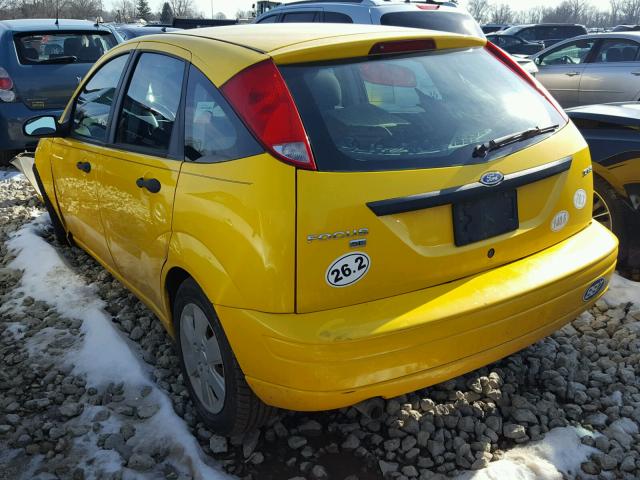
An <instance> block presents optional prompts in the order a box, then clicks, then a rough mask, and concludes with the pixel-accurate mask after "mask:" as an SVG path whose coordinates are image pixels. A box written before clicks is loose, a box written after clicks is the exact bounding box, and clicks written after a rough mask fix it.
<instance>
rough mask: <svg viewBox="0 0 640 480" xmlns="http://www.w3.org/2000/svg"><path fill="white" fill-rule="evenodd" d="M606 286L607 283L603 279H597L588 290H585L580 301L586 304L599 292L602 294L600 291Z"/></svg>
mask: <svg viewBox="0 0 640 480" xmlns="http://www.w3.org/2000/svg"><path fill="white" fill-rule="evenodd" d="M606 286H607V281H606V280H605V279H604V278H599V279H598V280H596V281H595V282H593V283H592V284H591V285H589V288H587V289H586V290H585V292H584V295H582V300H584V301H585V302H588V301H589V300H591V299H592V298H593V297H595V296H596V295H598V294H599V293H600V292H602V290H604V287H606Z"/></svg>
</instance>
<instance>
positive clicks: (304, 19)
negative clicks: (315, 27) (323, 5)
mask: <svg viewBox="0 0 640 480" xmlns="http://www.w3.org/2000/svg"><path fill="white" fill-rule="evenodd" d="M319 15H320V12H313V11H306V12H291V13H285V14H284V15H282V20H281V22H283V23H310V22H315V21H317V19H318V17H319Z"/></svg>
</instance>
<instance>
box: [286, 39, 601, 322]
mask: <svg viewBox="0 0 640 480" xmlns="http://www.w3.org/2000/svg"><path fill="white" fill-rule="evenodd" d="M281 71H282V72H283V75H284V78H285V80H286V81H287V84H288V85H289V88H290V89H291V91H292V94H293V97H294V99H295V101H296V104H297V106H298V108H299V111H300V114H301V117H302V120H303V123H304V125H305V128H306V131H307V133H308V135H309V138H310V140H311V144H312V148H313V153H314V156H315V160H316V163H317V165H318V171H308V170H298V174H297V192H298V194H297V195H298V197H297V205H298V209H297V269H296V275H297V310H298V311H300V312H308V311H316V310H323V309H329V308H335V307H340V306H344V305H350V304H354V303H362V302H368V301H371V300H375V299H379V298H384V297H390V296H394V295H398V294H401V293H406V292H410V291H415V290H420V289H423V288H426V287H429V286H433V285H437V284H441V283H445V282H449V281H452V280H454V279H458V278H462V277H465V276H468V275H472V274H474V273H477V272H480V271H483V270H486V269H489V268H494V267H495V266H497V265H501V264H504V263H507V262H511V261H513V260H515V259H518V258H522V257H524V256H527V255H529V254H531V253H533V252H536V251H539V250H541V249H543V248H545V247H546V246H548V245H550V244H554V243H556V242H559V241H561V240H562V239H564V238H566V237H567V236H569V235H571V234H572V233H575V232H576V231H577V230H578V229H580V228H582V227H583V226H584V224H585V222H588V221H589V212H586V213H584V215H582V217H580V216H579V215H578V216H576V217H575V218H574V217H573V216H572V218H571V219H570V220H569V218H568V214H567V216H566V217H565V216H564V214H562V215H561V216H560V217H558V220H557V223H556V224H554V228H553V229H552V228H551V224H552V219H553V218H554V216H556V215H557V214H558V212H559V211H562V210H563V209H565V208H568V207H565V206H563V205H562V204H561V199H562V198H565V199H566V193H565V192H564V189H565V185H566V182H567V175H568V171H569V169H570V166H571V163H572V162H574V163H575V164H576V165H577V166H576V168H580V167H579V166H580V165H581V164H584V166H585V167H586V165H588V164H589V159H588V155H586V153H584V154H583V156H582V157H580V158H575V159H574V158H573V156H572V154H573V153H575V152H576V151H579V150H584V143H583V142H582V140H580V138H581V137H579V135H576V134H575V130H574V129H573V127H572V126H568V127H565V128H564V129H562V131H561V132H559V133H557V134H556V135H555V136H552V137H551V138H549V135H550V134H547V135H544V136H542V137H536V138H533V139H531V140H529V141H525V142H522V143H517V144H512V145H510V146H509V147H506V148H505V149H502V150H500V151H498V152H495V153H492V154H490V155H489V156H487V157H484V158H480V157H474V154H473V152H474V149H475V147H476V146H477V145H479V144H482V143H484V142H488V141H489V140H491V139H495V138H498V137H501V136H503V135H509V134H513V133H514V132H517V131H521V130H526V129H528V128H531V127H533V126H540V127H544V126H550V125H559V126H563V125H564V124H565V121H564V120H563V118H562V117H561V116H560V114H559V113H558V111H557V110H555V108H554V107H553V106H552V104H551V103H550V102H548V101H547V100H546V99H545V98H544V97H543V96H542V95H540V94H539V93H538V92H537V91H535V90H533V89H532V88H531V87H529V86H528V84H526V83H525V82H524V80H522V79H521V78H519V77H517V76H515V75H514V74H513V73H512V72H511V71H510V70H509V69H508V68H507V67H505V66H504V65H503V64H501V63H500V62H499V61H498V60H496V59H495V58H493V57H492V56H491V55H490V54H489V53H488V52H486V50H484V49H482V48H473V49H462V50H457V51H450V52H447V53H441V52H437V53H432V54H424V55H422V56H416V55H413V56H407V57H404V58H403V57H395V58H389V59H377V60H371V61H364V60H360V61H358V60H354V61H353V62H345V61H343V62H340V63H335V64H330V63H324V64H322V65H317V64H316V65H298V66H284V67H281ZM576 139H578V140H577V141H576ZM526 147H529V148H526ZM538 169H539V172H538V173H534V172H536V171H538ZM540 172H544V173H540ZM502 175H505V176H507V178H519V179H520V180H518V181H514V180H509V181H508V182H507V183H506V184H504V185H503V187H497V188H496V187H490V186H487V185H498V184H501V185H502V183H501V178H502ZM482 182H484V183H482ZM514 182H515V183H514ZM563 201H564V200H563ZM505 288H508V287H505ZM479 307H480V305H479ZM336 321H341V319H340V318H339V317H338V318H336Z"/></svg>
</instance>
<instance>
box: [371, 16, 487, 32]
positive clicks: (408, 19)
mask: <svg viewBox="0 0 640 480" xmlns="http://www.w3.org/2000/svg"><path fill="white" fill-rule="evenodd" d="M380 23H381V24H382V25H393V26H396V27H410V28H426V29H429V30H440V31H443V32H453V33H461V34H463V35H474V36H477V37H478V36H479V37H482V36H484V33H482V29H481V28H480V25H478V22H476V21H475V20H474V19H473V18H472V17H471V15H469V14H468V13H463V12H450V11H444V12H441V11H429V10H426V11H425V10H420V11H414V12H392V13H385V14H384V15H382V18H381V19H380Z"/></svg>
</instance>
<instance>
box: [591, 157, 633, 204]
mask: <svg viewBox="0 0 640 480" xmlns="http://www.w3.org/2000/svg"><path fill="white" fill-rule="evenodd" d="M593 171H594V173H595V174H596V175H600V176H601V177H602V178H604V179H605V180H606V181H607V183H608V184H609V185H611V186H612V187H613V188H614V189H615V190H616V192H617V193H618V195H620V196H621V197H623V198H628V196H629V195H628V194H627V191H626V190H625V188H624V186H625V185H631V184H634V183H640V158H632V159H629V160H625V161H624V162H620V163H616V164H614V165H611V166H606V167H605V166H602V165H600V164H599V163H594V164H593Z"/></svg>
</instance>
